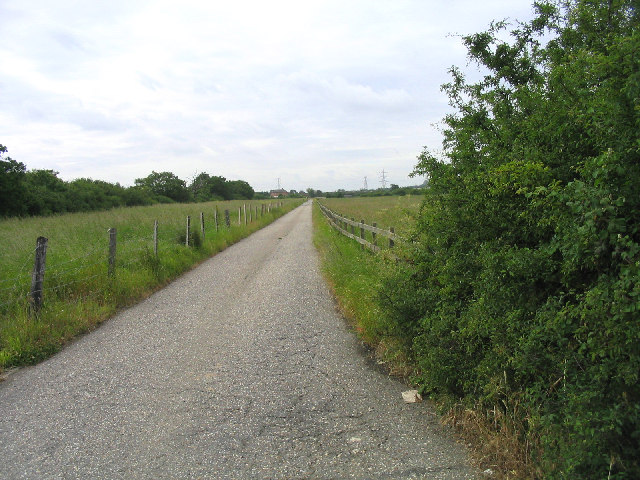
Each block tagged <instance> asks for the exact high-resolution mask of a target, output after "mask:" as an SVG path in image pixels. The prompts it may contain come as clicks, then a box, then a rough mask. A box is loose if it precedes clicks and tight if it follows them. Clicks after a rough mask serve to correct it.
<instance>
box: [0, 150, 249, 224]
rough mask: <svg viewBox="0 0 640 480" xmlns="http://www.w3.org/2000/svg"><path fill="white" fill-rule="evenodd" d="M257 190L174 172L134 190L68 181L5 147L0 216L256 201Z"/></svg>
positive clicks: (140, 182) (156, 175) (0, 159)
mask: <svg viewBox="0 0 640 480" xmlns="http://www.w3.org/2000/svg"><path fill="white" fill-rule="evenodd" d="M253 197H254V191H253V188H251V186H250V185H249V184H248V183H247V182H245V181H243V180H226V179H225V178H224V177H217V176H210V175H209V174H207V173H201V174H200V175H198V176H197V177H196V178H195V179H194V180H193V181H192V182H191V184H190V185H187V183H186V182H185V181H184V180H181V179H180V178H178V177H177V176H175V175H174V174H173V173H171V172H152V173H151V174H150V175H148V176H147V177H145V178H138V179H136V180H135V184H134V186H132V187H123V186H121V185H120V184H119V183H109V182H105V181H102V180H92V179H89V178H79V179H76V180H73V181H70V182H66V181H64V180H62V179H60V178H58V172H56V171H54V170H27V168H26V166H25V164H24V163H21V162H17V161H16V160H13V159H12V158H11V157H9V156H8V155H7V148H6V147H5V146H3V145H0V217H15V216H27V215H34V216H35V215H51V214H55V213H66V212H87V211H95V210H108V209H111V208H114V207H125V206H136V205H152V204H154V203H173V202H192V201H196V202H206V201H211V200H232V199H252V198H253Z"/></svg>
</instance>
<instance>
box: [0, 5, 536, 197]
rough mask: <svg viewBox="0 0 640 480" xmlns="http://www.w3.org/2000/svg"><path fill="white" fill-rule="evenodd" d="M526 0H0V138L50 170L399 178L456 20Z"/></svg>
mask: <svg viewBox="0 0 640 480" xmlns="http://www.w3.org/2000/svg"><path fill="white" fill-rule="evenodd" d="M531 4H532V1H528V0H483V1H478V0H385V1H382V0H380V1H379V0H335V1H334V0H293V1H289V0H270V1H255V0H254V1H251V0H228V1H218V0H200V1H198V0H181V1H180V2H178V1H175V0H174V1H157V0H109V1H106V0H105V1H102V0H95V1H94V0H91V1H89V0H86V1H80V0H56V1H51V0H15V1H14V0H0V144H3V145H5V146H6V147H7V148H8V149H9V155H10V156H11V157H12V158H14V159H15V160H18V161H20V162H22V163H24V164H26V166H27V168H29V169H40V168H44V169H53V170H56V171H58V172H60V177H61V178H63V179H65V180H71V179H74V178H79V177H89V178H93V179H99V180H107V181H110V182H120V183H121V184H122V185H125V186H128V185H132V184H133V182H134V180H135V179H136V178H140V177H145V176H147V175H148V174H149V173H151V171H153V170H155V171H170V172H173V173H174V174H176V175H177V176H178V177H180V178H182V179H183V180H186V181H187V182H189V181H190V179H192V178H193V177H194V176H195V175H197V174H198V173H201V172H207V173H209V174H211V175H222V176H224V177H226V178H227V179H232V180H235V179H243V180H246V181H248V182H249V183H250V184H251V185H252V186H253V187H254V188H255V189H256V190H259V191H262V190H269V189H272V188H276V187H277V182H278V178H280V179H281V184H282V187H283V188H286V189H296V190H304V189H306V188H308V187H311V188H314V189H320V190H323V191H332V190H336V189H338V188H345V189H354V188H361V187H362V186H363V184H364V178H365V177H367V181H368V186H369V187H370V188H371V187H374V188H375V187H379V186H380V176H381V172H382V171H383V170H384V171H385V172H386V178H387V180H388V182H391V183H397V184H399V185H410V184H413V183H416V182H418V181H419V180H417V179H410V178H408V174H409V173H410V172H411V171H412V169H413V167H414V165H415V163H416V157H417V155H419V154H420V152H421V151H422V147H423V146H428V147H429V148H431V149H434V150H437V149H438V148H439V147H440V143H441V137H440V134H439V132H438V128H437V123H438V122H439V121H440V120H441V119H442V117H443V116H444V115H445V114H446V113H447V112H448V111H450V110H449V108H450V107H449V106H448V104H447V99H446V97H445V96H444V95H443V93H442V92H441V91H440V85H441V84H442V83H444V82H446V81H448V78H449V77H448V74H447V69H448V68H449V67H450V66H452V65H457V66H460V67H463V68H467V59H466V51H465V49H464V47H463V46H462V43H461V39H460V37H459V35H460V34H468V33H474V32H477V31H481V30H484V29H485V28H486V27H487V25H488V24H489V22H490V21H491V20H494V19H505V18H508V19H511V20H516V19H520V20H526V19H528V18H530V17H531V15H532V7H531ZM468 68H469V72H472V71H473V70H474V67H473V66H468Z"/></svg>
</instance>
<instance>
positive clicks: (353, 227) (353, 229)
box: [351, 217, 356, 235]
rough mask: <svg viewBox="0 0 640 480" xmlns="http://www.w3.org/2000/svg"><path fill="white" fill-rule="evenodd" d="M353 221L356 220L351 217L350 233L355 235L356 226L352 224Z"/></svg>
mask: <svg viewBox="0 0 640 480" xmlns="http://www.w3.org/2000/svg"><path fill="white" fill-rule="evenodd" d="M355 221H356V219H355V218H353V217H351V222H352V223H351V235H355V234H356V227H355V225H354V223H355Z"/></svg>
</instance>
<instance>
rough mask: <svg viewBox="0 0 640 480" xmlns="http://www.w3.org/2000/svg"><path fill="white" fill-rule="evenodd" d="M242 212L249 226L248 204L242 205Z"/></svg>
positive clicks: (245, 222)
mask: <svg viewBox="0 0 640 480" xmlns="http://www.w3.org/2000/svg"><path fill="white" fill-rule="evenodd" d="M242 211H243V212H244V224H245V225H246V224H247V204H246V203H243V204H242Z"/></svg>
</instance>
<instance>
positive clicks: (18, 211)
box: [0, 145, 27, 217]
mask: <svg viewBox="0 0 640 480" xmlns="http://www.w3.org/2000/svg"><path fill="white" fill-rule="evenodd" d="M6 153H7V147H5V146H4V145H0V217H9V216H14V215H23V214H25V213H26V212H27V209H26V205H25V199H26V189H25V186H24V179H25V172H26V167H25V165H24V164H23V163H20V162H17V161H15V160H13V159H12V158H11V157H5V154H6Z"/></svg>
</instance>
